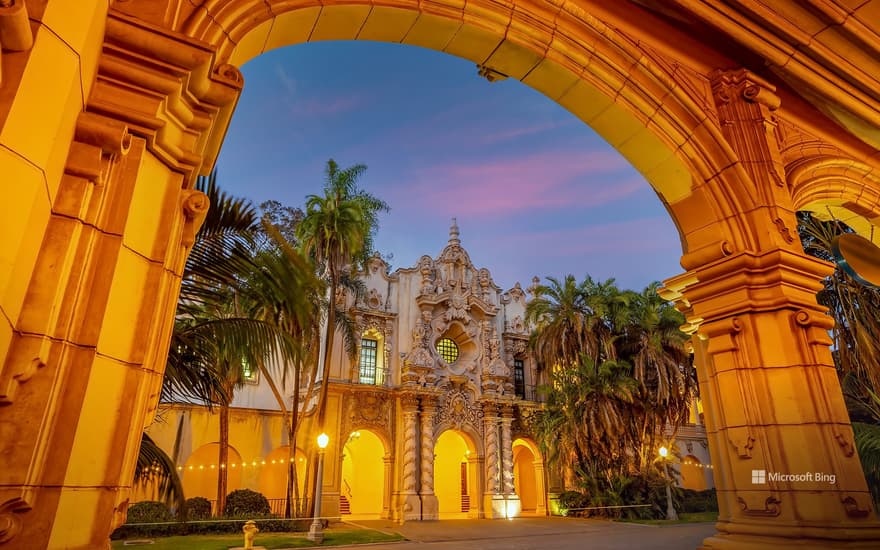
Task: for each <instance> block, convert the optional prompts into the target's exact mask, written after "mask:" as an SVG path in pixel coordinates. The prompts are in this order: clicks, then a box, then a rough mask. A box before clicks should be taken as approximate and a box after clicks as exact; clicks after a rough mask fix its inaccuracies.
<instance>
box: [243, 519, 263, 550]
mask: <svg viewBox="0 0 880 550" xmlns="http://www.w3.org/2000/svg"><path fill="white" fill-rule="evenodd" d="M241 530H242V531H244V550H252V549H253V547H254V537H255V536H257V533H259V532H260V529H259V528H258V527H257V524H256V522H254V520H248V521H247V522H246V523H245V524H244V527H242V528H241Z"/></svg>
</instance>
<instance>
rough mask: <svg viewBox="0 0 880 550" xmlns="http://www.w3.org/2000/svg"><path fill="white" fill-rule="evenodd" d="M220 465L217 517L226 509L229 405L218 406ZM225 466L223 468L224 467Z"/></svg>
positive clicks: (218, 472) (218, 470) (218, 471)
mask: <svg viewBox="0 0 880 550" xmlns="http://www.w3.org/2000/svg"><path fill="white" fill-rule="evenodd" d="M218 461H219V462H220V464H218V469H217V515H218V516H220V515H223V511H224V509H225V508H226V493H227V492H228V471H229V405H227V404H225V403H224V404H222V405H220V456H219V458H218ZM224 465H225V466H224Z"/></svg>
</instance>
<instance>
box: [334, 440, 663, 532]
mask: <svg viewBox="0 0 880 550" xmlns="http://www.w3.org/2000/svg"><path fill="white" fill-rule="evenodd" d="M659 452H660V458H661V459H662V461H663V479H664V480H666V484H665V485H666V519H667V520H670V521H675V520H677V519H678V513H677V512H676V511H675V506H673V505H672V487H671V486H670V481H669V460H668V459H667V458H666V457H667V456H668V455H669V449H667V448H666V447H660V449H659ZM318 471H319V472H320V471H321V470H318Z"/></svg>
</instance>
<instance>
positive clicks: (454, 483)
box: [434, 430, 480, 519]
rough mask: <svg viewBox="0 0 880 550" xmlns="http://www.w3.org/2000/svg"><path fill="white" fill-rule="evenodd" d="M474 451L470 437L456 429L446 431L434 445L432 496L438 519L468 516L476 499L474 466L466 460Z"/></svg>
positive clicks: (477, 494)
mask: <svg viewBox="0 0 880 550" xmlns="http://www.w3.org/2000/svg"><path fill="white" fill-rule="evenodd" d="M473 452H474V445H473V443H472V442H471V441H470V438H469V437H468V436H467V435H466V434H465V433H464V432H460V431H458V430H446V431H444V432H443V433H441V434H440V436H439V437H437V441H436V442H435V443H434V494H435V495H436V496H437V503H438V510H439V518H440V519H462V518H467V517H470V514H471V509H472V508H476V507H477V499H478V498H480V495H479V493H478V489H477V487H475V485H476V479H477V475H476V471H475V470H476V466H475V464H474V463H473V461H471V460H469V458H470V456H471V454H472V453H473Z"/></svg>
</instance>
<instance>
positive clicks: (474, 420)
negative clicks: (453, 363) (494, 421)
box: [434, 388, 483, 433]
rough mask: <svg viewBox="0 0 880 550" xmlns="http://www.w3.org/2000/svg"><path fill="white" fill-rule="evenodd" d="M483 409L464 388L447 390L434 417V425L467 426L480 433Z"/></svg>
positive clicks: (459, 427) (458, 427)
mask: <svg viewBox="0 0 880 550" xmlns="http://www.w3.org/2000/svg"><path fill="white" fill-rule="evenodd" d="M482 420H483V409H482V407H480V405H479V404H478V403H474V401H473V398H472V397H471V393H470V392H469V391H468V390H466V389H464V388H454V389H451V390H450V391H448V392H447V393H446V394H445V396H444V397H443V401H442V403H441V404H440V407H439V409H438V411H437V415H436V416H435V417H434V425H435V426H452V427H454V428H457V429H461V428H462V427H464V426H469V427H470V428H471V429H473V430H474V431H475V432H476V433H482V431H483V426H482Z"/></svg>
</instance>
